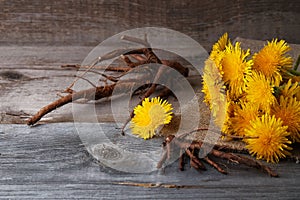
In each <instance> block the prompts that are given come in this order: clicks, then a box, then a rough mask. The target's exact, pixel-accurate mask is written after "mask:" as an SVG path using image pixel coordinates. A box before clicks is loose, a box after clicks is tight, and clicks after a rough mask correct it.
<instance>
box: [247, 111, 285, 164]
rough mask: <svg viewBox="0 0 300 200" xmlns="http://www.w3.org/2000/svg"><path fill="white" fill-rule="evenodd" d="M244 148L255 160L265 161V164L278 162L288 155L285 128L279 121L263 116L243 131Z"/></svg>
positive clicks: (273, 117)
mask: <svg viewBox="0 0 300 200" xmlns="http://www.w3.org/2000/svg"><path fill="white" fill-rule="evenodd" d="M245 136H246V137H247V139H245V142H246V143H247V146H246V148H247V149H248V150H249V152H250V154H252V155H253V156H256V158H257V159H265V160H266V161H267V162H273V163H274V162H278V161H279V159H280V158H284V157H285V156H286V155H289V152H288V150H291V148H290V147H289V146H288V145H289V144H291V142H290V141H289V140H288V138H287V137H288V136H289V132H287V126H283V124H282V121H281V120H280V119H276V118H275V116H274V115H273V116H270V115H269V114H264V115H263V116H262V117H257V118H256V119H255V120H252V121H251V122H250V126H249V128H247V129H245Z"/></svg>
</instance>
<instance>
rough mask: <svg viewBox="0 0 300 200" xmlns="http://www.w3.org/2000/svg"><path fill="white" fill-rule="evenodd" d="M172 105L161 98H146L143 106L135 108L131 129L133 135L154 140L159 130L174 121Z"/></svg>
mask: <svg viewBox="0 0 300 200" xmlns="http://www.w3.org/2000/svg"><path fill="white" fill-rule="evenodd" d="M172 110H173V108H172V105H171V104H169V103H168V102H167V101H166V100H164V101H163V100H162V99H160V97H155V98H152V99H151V100H150V99H149V98H145V100H144V101H143V102H142V105H138V106H136V107H135V108H134V117H133V118H132V120H131V125H130V128H131V130H132V133H133V134H136V135H138V136H139V137H141V138H144V139H149V138H152V137H153V136H154V135H155V133H156V131H157V129H158V128H159V127H161V126H162V125H164V124H168V123H170V121H171V119H172Z"/></svg>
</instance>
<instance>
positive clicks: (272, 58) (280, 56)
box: [253, 39, 293, 85]
mask: <svg viewBox="0 0 300 200" xmlns="http://www.w3.org/2000/svg"><path fill="white" fill-rule="evenodd" d="M289 50H290V47H289V46H288V44H287V43H286V42H285V41H284V40H280V41H279V42H278V41H277V39H275V40H272V41H271V42H268V44H267V45H266V46H265V47H264V48H263V49H262V50H261V51H260V52H258V53H256V54H254V56H253V69H255V70H257V71H259V72H261V73H263V74H264V75H265V76H266V77H268V78H270V79H272V80H274V81H275V84H276V85H279V83H280V81H281V80H282V76H281V74H280V69H281V68H290V67H291V66H292V64H293V59H292V57H290V56H287V55H286V53H287V52H288V51H289Z"/></svg>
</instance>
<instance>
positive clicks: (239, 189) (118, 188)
mask: <svg viewBox="0 0 300 200" xmlns="http://www.w3.org/2000/svg"><path fill="white" fill-rule="evenodd" d="M79 125H80V126H81V127H85V128H86V130H90V131H91V132H96V131H97V129H95V124H90V123H82V124H79ZM98 125H101V127H102V128H103V129H104V131H105V132H107V133H108V132H109V133H111V134H112V135H116V134H119V130H118V129H115V126H114V125H113V124H109V123H106V124H98ZM125 138H126V139H129V140H130V138H131V137H129V136H128V135H127V136H125ZM156 141H157V143H156V144H157V145H158V146H159V145H160V140H159V139H157V140H156ZM0 143H1V145H0V174H1V176H0V198H10V199H54V198H60V199H79V198H83V199H84V198H85V199H99V198H103V199H125V198H126V199H137V198H149V199H199V198H201V199H204V198H222V199H253V198H259V199H272V198H273V199H274V198H275V199H297V198H298V196H299V195H300V192H299V183H300V173H299V170H300V165H299V164H296V163H294V162H292V161H282V162H280V163H279V164H276V165H275V164H270V166H271V167H273V168H274V169H276V170H277V172H278V173H279V174H280V178H270V177H268V176H267V175H266V174H264V173H261V172H260V171H258V170H256V169H252V168H249V167H246V166H243V165H234V164H229V163H226V162H225V164H226V165H227V167H228V171H229V174H228V175H222V174H220V173H218V172H217V171H215V170H214V169H213V168H212V167H209V166H208V170H207V171H205V172H197V171H195V170H194V169H190V168H188V167H187V169H186V170H185V171H183V172H181V171H179V170H178V169H177V164H178V163H173V164H172V165H171V166H169V167H167V168H166V169H165V172H164V173H161V172H160V173H158V172H157V171H155V172H152V173H145V174H143V173H126V172H119V171H116V170H114V169H111V168H107V167H104V166H103V165H101V164H100V163H99V161H97V160H96V159H94V158H93V157H92V156H91V155H90V154H89V153H88V152H87V150H86V148H85V146H84V145H83V144H82V141H81V140H80V137H79V136H78V133H77V132H76V129H75V125H74V124H73V123H56V124H46V125H39V126H35V127H28V126H26V125H13V124H6V125H5V124H1V125H0ZM116 182H123V183H124V182H136V183H154V184H155V183H161V184H176V185H189V186H194V187H190V188H181V189H175V188H163V187H157V188H144V187H136V186H128V185H119V184H115V183H116Z"/></svg>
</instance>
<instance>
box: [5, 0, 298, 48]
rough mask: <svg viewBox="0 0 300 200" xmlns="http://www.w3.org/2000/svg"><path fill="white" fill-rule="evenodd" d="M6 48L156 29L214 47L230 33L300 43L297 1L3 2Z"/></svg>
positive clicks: (99, 38) (89, 42)
mask: <svg viewBox="0 0 300 200" xmlns="http://www.w3.org/2000/svg"><path fill="white" fill-rule="evenodd" d="M0 8H1V14H0V21H1V25H0V44H8V45H11V44H17V45H20V46H22V45H26V44H37V45H39V44H51V45H92V46H93V45H97V44H98V43H100V42H101V41H103V40H105V39H106V38H108V37H110V36H112V35H114V34H116V33H119V32H121V31H124V30H128V29H133V28H137V27H145V26H155V27H166V28H171V29H174V30H177V31H180V32H182V33H185V34H187V35H189V36H190V37H192V38H194V39H195V40H196V41H198V42H199V43H201V44H202V45H203V46H204V47H205V48H206V49H208V50H209V49H210V47H211V45H212V44H213V43H214V42H215V40H216V38H217V37H219V36H220V35H221V34H223V33H224V32H229V34H230V35H231V36H232V37H233V38H234V37H237V36H241V37H247V38H252V39H260V40H266V39H272V38H273V37H279V38H285V39H286V40H288V41H289V42H293V43H299V42H300V38H299V34H300V26H299V18H300V13H299V10H300V3H299V1H295V0H284V1H283V0H252V1H249V0H233V1H224V0H217V1H211V0H201V1H200V0H190V1H181V0H169V1H146V0H138V1H137V0H135V1H132V0H125V1H118V0H110V1H98V0H85V1H75V0H65V1H57V0H56V1H36V0H26V1H21V0H15V1H9V0H2V1H0Z"/></svg>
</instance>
